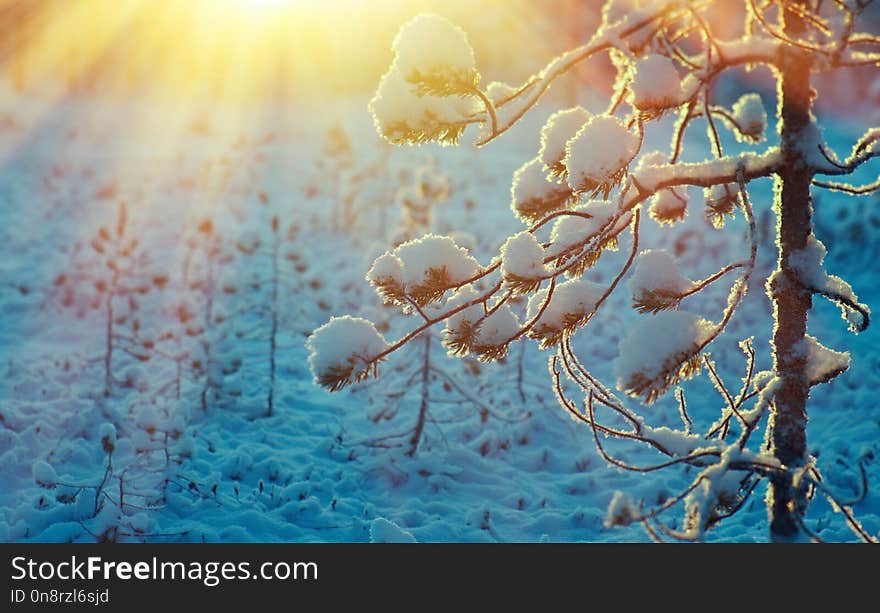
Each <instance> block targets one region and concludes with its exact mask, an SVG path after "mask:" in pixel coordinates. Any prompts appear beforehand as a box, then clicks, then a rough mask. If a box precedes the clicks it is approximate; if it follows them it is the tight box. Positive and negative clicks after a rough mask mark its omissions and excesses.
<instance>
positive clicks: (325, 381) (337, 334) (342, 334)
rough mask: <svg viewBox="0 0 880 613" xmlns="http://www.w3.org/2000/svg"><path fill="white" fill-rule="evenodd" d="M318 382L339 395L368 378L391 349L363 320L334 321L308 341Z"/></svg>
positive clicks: (341, 318) (373, 327) (310, 363)
mask: <svg viewBox="0 0 880 613" xmlns="http://www.w3.org/2000/svg"><path fill="white" fill-rule="evenodd" d="M306 348H307V349H308V350H309V366H310V367H311V369H312V375H313V376H314V378H315V382H316V383H318V384H319V385H321V386H322V387H325V388H327V389H329V390H330V391H331V392H334V391H337V390H339V389H341V388H343V387H345V386H346V385H348V384H351V383H355V382H357V381H361V380H363V379H365V378H367V377H368V376H369V375H370V374H371V373H372V372H374V370H375V364H376V359H377V356H379V355H380V354H381V353H382V352H383V351H385V350H386V349H387V348H388V343H387V342H386V341H385V338H384V337H383V336H382V335H381V334H379V332H378V330H376V326H374V325H373V323H372V322H370V321H367V320H366V319H363V318H361V317H350V316H348V315H346V316H344V317H333V318H332V319H330V321H328V322H327V323H325V324H324V325H323V326H321V327H320V328H318V329H317V330H315V331H314V332H313V333H312V335H311V336H310V337H309V338H308V340H307V341H306Z"/></svg>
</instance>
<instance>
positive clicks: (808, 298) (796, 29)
mask: <svg viewBox="0 0 880 613" xmlns="http://www.w3.org/2000/svg"><path fill="white" fill-rule="evenodd" d="M803 30H804V24H803V21H802V19H801V18H800V17H795V16H794V14H793V13H786V18H785V31H786V33H787V34H789V35H791V36H799V35H801V34H802V33H803ZM781 54H782V57H781V61H780V86H779V96H780V103H779V104H780V111H779V112H780V118H781V127H780V147H781V154H782V158H783V164H782V168H781V170H780V172H779V175H778V177H777V184H776V190H777V198H776V202H775V208H776V212H777V215H778V223H777V243H778V246H779V257H778V262H777V269H776V271H775V273H774V274H773V275H772V276H771V278H770V281H769V282H768V291H769V294H770V298H771V300H772V302H773V315H774V319H775V322H776V325H775V328H774V331H773V361H774V369H775V371H776V374H777V376H778V377H779V387H778V390H777V392H776V396H775V402H774V407H773V410H772V412H771V414H770V420H771V425H770V429H769V432H768V434H769V441H768V443H769V444H770V449H771V450H772V452H773V454H774V456H775V457H776V458H777V459H778V460H779V461H780V462H781V463H782V464H783V465H785V466H788V467H793V466H798V465H801V464H803V462H804V461H805V460H806V458H807V432H806V428H807V398H808V396H809V393H810V383H809V381H808V380H807V374H806V366H807V364H806V362H807V360H806V357H805V356H804V354H803V352H800V351H798V347H799V346H800V343H801V342H802V341H803V339H804V337H805V335H806V332H807V312H808V311H809V309H810V307H811V306H812V295H811V292H810V291H809V290H807V289H805V288H804V287H803V286H801V285H800V284H799V283H798V282H797V273H796V271H795V270H794V269H793V266H792V262H791V256H792V254H793V253H796V252H797V251H799V250H801V249H804V248H805V247H806V246H807V242H808V239H809V237H810V235H811V234H812V221H811V216H812V202H811V197H810V183H811V181H812V179H813V175H812V172H811V171H810V167H809V165H808V164H806V160H805V157H804V149H803V145H802V143H803V136H804V135H805V132H806V131H807V130H809V129H811V127H812V123H811V107H812V102H813V96H814V94H815V92H814V91H813V89H812V88H811V86H810V58H809V55H808V54H804V53H802V52H801V50H799V49H797V48H793V47H791V48H784V49H782V50H781ZM767 496H768V506H767V509H768V513H769V515H770V534H771V538H772V539H773V540H795V539H797V538H798V535H799V534H800V523H801V517H802V516H803V513H804V511H805V509H806V492H805V490H804V488H803V487H801V488H796V487H795V486H794V485H793V484H792V479H791V474H790V473H788V472H779V473H775V474H774V475H771V477H770V487H769V490H768V493H767Z"/></svg>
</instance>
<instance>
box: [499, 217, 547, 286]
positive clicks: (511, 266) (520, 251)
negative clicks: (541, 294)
mask: <svg viewBox="0 0 880 613" xmlns="http://www.w3.org/2000/svg"><path fill="white" fill-rule="evenodd" d="M546 272H547V268H546V267H545V266H544V248H543V247H541V244H540V243H539V242H538V239H536V238H535V236H534V235H533V234H531V233H529V232H520V233H518V234H514V235H513V236H511V237H510V238H508V239H507V241H506V242H505V243H504V245H503V246H502V247H501V276H502V277H504V281H505V283H506V284H507V285H508V287H510V288H511V289H512V290H513V291H514V293H516V294H527V293H529V292H532V291H534V290H536V289H537V288H538V286H539V285H540V284H541V276H542V275H544V274H545V273H546Z"/></svg>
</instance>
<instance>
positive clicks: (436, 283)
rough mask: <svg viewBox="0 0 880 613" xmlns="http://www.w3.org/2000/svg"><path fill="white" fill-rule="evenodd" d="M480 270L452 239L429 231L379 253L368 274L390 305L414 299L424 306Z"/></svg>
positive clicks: (401, 303) (465, 251) (368, 278)
mask: <svg viewBox="0 0 880 613" xmlns="http://www.w3.org/2000/svg"><path fill="white" fill-rule="evenodd" d="M478 270H479V264H478V263H477V261H476V260H475V259H474V258H473V257H471V256H470V255H469V254H468V252H467V250H465V249H463V248H462V247H459V246H458V245H456V244H455V241H453V240H452V239H451V238H449V237H448V236H436V235H434V234H428V235H426V236H423V237H422V238H418V239H415V240H411V241H407V242H405V243H403V244H402V245H399V246H398V247H397V248H396V249H394V251H391V252H389V253H385V254H383V255H381V256H379V257H378V258H377V259H376V261H375V262H374V263H373V267H372V268H371V269H370V271H369V272H368V273H367V280H368V281H370V283H372V284H373V285H374V286H375V287H376V291H377V292H378V293H379V295H380V296H381V297H382V298H383V299H384V300H385V301H386V302H388V303H390V304H396V305H401V306H402V305H405V304H407V301H408V299H411V300H412V301H413V302H415V303H416V304H417V305H419V306H425V305H427V304H429V303H431V302H434V301H436V300H439V299H440V298H441V297H442V296H443V294H444V293H445V292H446V291H447V290H449V289H451V288H453V287H457V286H459V285H461V284H462V283H464V282H465V281H467V280H468V279H469V278H470V277H472V276H473V275H474V274H475V273H476V272H477V271H478Z"/></svg>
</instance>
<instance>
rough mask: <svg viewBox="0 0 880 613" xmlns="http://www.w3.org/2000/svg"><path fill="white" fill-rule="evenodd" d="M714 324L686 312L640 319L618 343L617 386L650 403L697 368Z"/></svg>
mask: <svg viewBox="0 0 880 613" xmlns="http://www.w3.org/2000/svg"><path fill="white" fill-rule="evenodd" d="M713 331H714V325H713V324H712V323H711V322H708V321H706V320H705V319H703V318H701V317H698V316H696V315H694V314H693V313H687V312H685V311H663V312H661V313H658V314H657V315H656V316H654V317H648V318H643V319H642V320H641V321H640V322H639V323H638V324H636V326H635V327H634V328H633V329H632V330H630V333H629V335H627V337H626V338H625V339H623V341H621V343H620V356H619V357H618V358H617V360H616V361H615V363H614V373H615V376H616V378H617V388H618V389H620V390H621V391H625V392H626V393H627V394H629V395H630V396H641V397H643V398H644V400H645V402H646V403H648V404H651V403H653V402H654V401H655V400H657V398H659V397H660V396H662V395H663V394H665V393H666V392H667V390H669V388H670V387H672V386H673V385H675V384H677V383H678V382H679V381H681V380H683V379H690V378H691V377H693V376H694V375H695V374H697V373H698V372H699V370H700V351H701V349H702V347H703V346H705V344H706V343H707V341H708V340H709V339H710V338H711V335H712V333H713Z"/></svg>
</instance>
